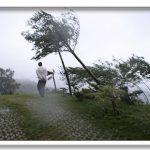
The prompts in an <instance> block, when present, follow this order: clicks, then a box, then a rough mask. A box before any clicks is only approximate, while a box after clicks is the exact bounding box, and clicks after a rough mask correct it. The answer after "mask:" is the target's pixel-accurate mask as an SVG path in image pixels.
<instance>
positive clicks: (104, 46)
mask: <svg viewBox="0 0 150 150" xmlns="http://www.w3.org/2000/svg"><path fill="white" fill-rule="evenodd" d="M41 9H42V10H45V11H47V12H51V13H52V14H54V15H57V14H59V13H61V12H62V11H63V8H0V19H1V23H0V43H1V44H0V45H1V46H0V67H1V68H4V69H6V68H10V69H12V70H14V71H15V78H16V79H28V80H33V81H37V76H36V73H35V70H36V68H37V67H38V66H37V63H38V62H39V61H41V62H43V65H44V66H45V67H46V68H47V69H48V70H52V69H54V70H55V71H56V74H55V76H56V82H57V86H59V87H61V86H62V84H63V83H62V82H61V81H60V76H59V74H58V72H59V66H61V61H60V59H59V56H58V55H55V54H50V55H48V56H46V57H45V58H43V59H41V60H39V61H35V60H31V58H32V57H33V56H34V54H35V51H31V49H32V47H33V44H32V43H28V42H27V41H26V40H25V39H24V37H23V36H21V32H22V31H26V30H27V29H28V28H29V27H28V26H27V20H29V19H30V18H31V17H32V16H33V14H34V12H35V11H38V10H41ZM73 9H74V10H75V12H76V14H77V16H78V18H79V21H80V36H79V41H78V44H77V46H76V49H75V52H76V54H77V55H78V56H79V58H81V60H82V61H83V62H84V63H85V64H86V65H92V63H94V62H96V61H97V60H98V59H103V60H112V56H114V57H116V58H121V59H124V60H125V59H127V58H128V57H130V56H131V55H132V54H133V53H134V54H135V55H138V56H143V57H144V58H145V59H146V60H147V61H148V62H149V56H150V21H149V18H150V9H148V8H146V9H140V8H139V9H136V8H134V9H133V8H130V9H127V8H126V9H125V8H95V9H94V8H92V9H90V8H73ZM62 55H63V58H64V61H65V64H66V66H80V64H79V63H78V62H77V60H76V59H75V58H74V57H73V56H72V55H71V54H70V53H67V52H63V53H62ZM47 84H48V85H49V86H53V85H51V84H52V82H51V81H49V82H48V83H47Z"/></svg>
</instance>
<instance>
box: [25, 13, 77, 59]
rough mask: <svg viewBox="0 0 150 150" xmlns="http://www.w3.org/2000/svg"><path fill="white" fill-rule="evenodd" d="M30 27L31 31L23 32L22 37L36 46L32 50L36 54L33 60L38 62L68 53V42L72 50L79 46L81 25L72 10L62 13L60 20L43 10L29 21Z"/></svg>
mask: <svg viewBox="0 0 150 150" xmlns="http://www.w3.org/2000/svg"><path fill="white" fill-rule="evenodd" d="M28 25H29V26H30V27H31V30H30V31H26V32H22V35H23V36H24V37H25V39H26V40H27V41H29V42H32V43H33V44H34V47H33V49H32V50H35V51H36V53H35V56H34V57H33V59H36V60H38V59H40V58H42V57H45V56H47V55H48V54H50V53H57V52H58V51H60V52H61V51H68V47H67V46H66V44H65V43H66V42H67V43H68V44H69V45H70V47H71V48H72V49H74V48H75V46H76V44H77V41H78V37H79V31H80V25H79V20H78V19H77V17H76V16H75V14H74V12H73V11H71V10H69V11H66V12H64V13H62V14H61V17H59V18H58V17H55V16H53V15H52V14H48V13H46V12H44V11H42V10H41V11H38V12H36V13H35V14H34V15H33V17H32V18H31V19H30V20H29V21H28Z"/></svg>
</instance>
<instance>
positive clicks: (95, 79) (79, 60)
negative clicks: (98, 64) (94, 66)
mask: <svg viewBox="0 0 150 150" xmlns="http://www.w3.org/2000/svg"><path fill="white" fill-rule="evenodd" d="M65 44H66V45H67V47H68V48H69V50H70V52H71V53H72V54H73V56H74V57H75V58H76V59H77V60H78V62H79V63H80V64H81V65H82V66H83V68H84V69H85V70H86V71H87V72H88V74H89V75H90V76H91V77H92V78H93V80H94V81H95V82H96V83H97V84H98V85H100V82H99V81H98V79H97V78H96V77H95V76H94V74H93V73H92V72H91V71H90V70H89V69H88V68H87V67H86V66H85V65H84V63H83V62H82V61H81V59H80V58H79V57H78V56H77V55H76V54H75V52H74V51H73V50H72V49H71V47H70V46H69V45H68V44H67V43H65Z"/></svg>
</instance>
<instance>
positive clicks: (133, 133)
mask: <svg viewBox="0 0 150 150" xmlns="http://www.w3.org/2000/svg"><path fill="white" fill-rule="evenodd" d="M47 97H50V98H53V99H60V103H63V104H64V106H67V107H68V111H70V112H74V113H77V114H78V115H79V116H80V117H81V118H85V119H86V120H88V121H89V122H90V123H91V124H92V125H93V126H95V127H96V128H99V129H101V130H102V131H104V132H105V131H108V132H109V133H110V134H111V135H112V137H111V140H115V139H118V140H150V105H127V104H124V103H118V104H117V108H118V110H119V115H117V116H114V115H113V111H112V106H111V103H109V102H101V103H97V102H96V101H92V100H83V101H77V100H76V99H75V98H74V97H70V96H61V95H59V94H51V95H49V96H47ZM38 98H39V97H38V96H37V95H23V94H17V95H1V96H0V106H1V107H3V106H5V107H9V108H10V109H11V110H13V111H14V112H15V113H16V114H17V116H18V124H19V126H20V127H21V129H22V130H23V132H24V133H25V135H26V140H69V137H68V136H67V135H65V134H64V135H63V134H60V131H59V130H58V129H57V126H54V125H51V124H46V123H43V122H42V120H40V118H39V119H38V117H35V116H34V115H33V113H32V111H31V109H29V108H28V107H27V102H29V101H31V100H32V101H36V99H38ZM41 103H42V102H41ZM56 135H57V136H56ZM58 135H60V136H58ZM116 137H117V138H116ZM104 140H105V139H104Z"/></svg>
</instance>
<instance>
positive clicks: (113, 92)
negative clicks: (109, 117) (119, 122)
mask: <svg viewBox="0 0 150 150" xmlns="http://www.w3.org/2000/svg"><path fill="white" fill-rule="evenodd" d="M123 95H124V91H123V90H121V89H116V88H114V87H112V86H109V85H106V86H103V87H102V88H100V89H99V90H98V91H97V92H96V93H95V94H94V96H95V99H96V100H98V101H110V102H111V103H112V108H113V111H114V114H116V113H118V112H117V109H116V107H117V105H116V101H117V100H121V97H122V96H123Z"/></svg>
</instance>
